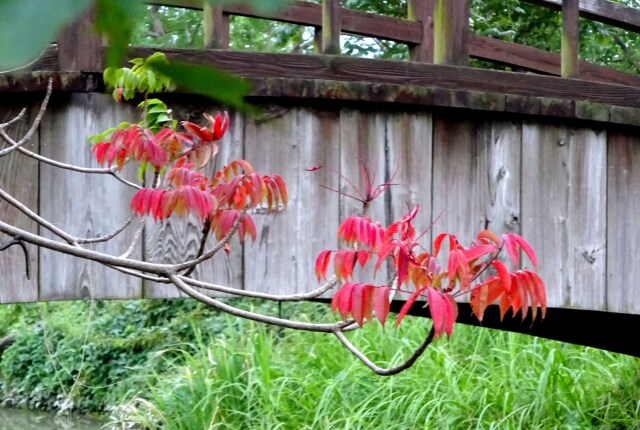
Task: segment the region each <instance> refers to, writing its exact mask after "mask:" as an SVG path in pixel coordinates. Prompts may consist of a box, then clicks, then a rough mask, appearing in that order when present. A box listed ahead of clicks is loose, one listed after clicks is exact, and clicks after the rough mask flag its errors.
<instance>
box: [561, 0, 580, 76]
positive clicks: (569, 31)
mask: <svg viewBox="0 0 640 430" xmlns="http://www.w3.org/2000/svg"><path fill="white" fill-rule="evenodd" d="M578 9H579V0H563V1H562V46H561V47H560V57H561V66H560V69H561V70H560V75H561V76H562V77H564V78H577V77H578V76H580V70H579V64H580V61H579V60H580V39H579V38H580V27H579V23H578V21H579V11H578Z"/></svg>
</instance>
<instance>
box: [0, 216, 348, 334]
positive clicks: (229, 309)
mask: <svg viewBox="0 0 640 430" xmlns="http://www.w3.org/2000/svg"><path fill="white" fill-rule="evenodd" d="M0 227H1V226H0ZM166 275H167V276H168V277H169V279H171V282H173V284H174V285H175V286H176V287H177V288H178V289H179V290H180V291H182V292H183V293H185V294H186V295H188V296H189V297H192V298H194V299H196V300H198V301H200V302H202V303H204V304H207V305H210V306H213V307H214V308H216V309H219V310H221V311H223V312H226V313H228V314H231V315H235V316H237V317H240V318H245V319H249V320H252V321H257V322H261V323H265V324H270V325H276V326H279V327H285V328H292V329H295V330H305V331H313V332H319V333H335V332H341V331H342V330H343V329H345V328H347V327H349V326H351V325H352V324H353V321H352V320H347V321H340V322H337V323H334V324H313V323H307V322H301V321H292V320H287V319H283V318H277V317H271V316H268V315H262V314H257V313H254V312H250V311H245V310H243V309H238V308H236V307H234V306H231V305H228V304H226V303H223V302H221V301H219V300H216V299H214V298H212V297H209V296H206V295H204V294H202V293H200V292H198V291H196V290H194V289H193V288H191V287H190V286H189V285H187V284H186V283H185V282H184V281H183V280H182V279H181V278H180V277H179V276H178V275H176V274H175V273H171V272H169V271H167V272H166Z"/></svg>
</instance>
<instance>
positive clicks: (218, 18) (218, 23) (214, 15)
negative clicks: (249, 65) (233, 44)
mask: <svg viewBox="0 0 640 430" xmlns="http://www.w3.org/2000/svg"><path fill="white" fill-rule="evenodd" d="M203 12H204V47H205V48H208V49H212V48H216V49H229V15H227V14H226V13H224V11H223V9H222V7H221V6H213V5H211V4H209V3H208V2H205V3H204V6H203Z"/></svg>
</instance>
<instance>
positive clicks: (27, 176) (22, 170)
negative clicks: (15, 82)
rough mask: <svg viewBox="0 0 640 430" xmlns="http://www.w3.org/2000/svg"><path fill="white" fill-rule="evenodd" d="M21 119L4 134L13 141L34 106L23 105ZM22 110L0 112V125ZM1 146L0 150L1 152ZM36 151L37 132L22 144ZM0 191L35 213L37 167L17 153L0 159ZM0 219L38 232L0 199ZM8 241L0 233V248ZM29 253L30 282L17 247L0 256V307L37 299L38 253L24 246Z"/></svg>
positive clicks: (22, 130) (30, 118)
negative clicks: (1, 304)
mask: <svg viewBox="0 0 640 430" xmlns="http://www.w3.org/2000/svg"><path fill="white" fill-rule="evenodd" d="M26 107H27V113H26V115H25V118H24V119H23V120H22V121H20V122H18V123H16V124H14V125H13V126H12V127H11V128H9V129H8V134H9V135H10V136H12V137H14V138H16V139H19V138H21V137H22V136H23V135H24V134H25V133H26V132H27V130H28V128H29V126H30V125H31V121H33V118H34V116H35V114H36V111H35V109H37V107H35V106H29V105H28V104H27V106H26ZM21 109H22V106H19V105H15V106H10V107H9V106H7V105H4V106H3V107H2V108H0V123H4V122H7V121H9V120H10V119H12V118H14V117H15V116H16V115H17V114H18V113H19V112H20V110H21ZM5 147H6V146H5V145H4V141H3V143H1V144H0V148H2V149H3V148H5ZM39 147H40V135H39V133H38V132H36V134H35V135H34V136H33V137H32V138H31V141H30V142H29V143H27V144H26V148H27V149H29V150H30V151H38V150H39ZM0 188H2V189H3V190H4V191H6V192H8V193H10V194H11V195H13V196H14V197H15V198H16V199H18V200H20V201H21V202H22V203H24V204H25V205H27V206H28V207H29V208H31V209H34V210H37V209H38V163H37V162H35V161H34V160H32V159H30V158H27V157H25V156H24V155H21V154H19V153H18V152H17V151H15V152H13V153H12V154H10V155H8V156H5V157H3V158H0ZM0 219H2V221H4V222H8V223H9V224H12V225H15V226H16V227H18V228H22V229H25V230H27V231H30V232H32V233H37V232H38V226H37V224H36V223H35V222H34V221H31V220H29V219H27V218H26V217H25V216H24V215H23V214H22V212H20V211H18V210H17V209H15V208H14V207H13V206H11V205H9V203H7V202H5V201H4V200H2V199H0ZM11 239H12V238H11V237H9V236H6V235H4V234H1V233H0V244H4V243H6V242H7V241H9V240H11ZM27 248H28V250H29V262H28V265H29V271H30V272H31V273H30V278H31V279H27V278H26V267H25V258H24V255H23V252H22V250H21V249H20V247H18V246H13V247H11V248H9V249H7V250H5V251H3V252H0V303H12V302H29V301H35V300H37V299H38V276H39V275H38V251H37V249H36V248H35V247H33V246H31V245H27Z"/></svg>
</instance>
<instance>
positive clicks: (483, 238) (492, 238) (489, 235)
mask: <svg viewBox="0 0 640 430" xmlns="http://www.w3.org/2000/svg"><path fill="white" fill-rule="evenodd" d="M476 237H477V239H478V241H480V242H485V243H486V242H493V244H495V245H496V246H500V243H501V241H500V238H499V237H498V235H497V234H495V233H494V232H492V231H491V230H482V231H481V232H480V233H478V235H477V236H476Z"/></svg>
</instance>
